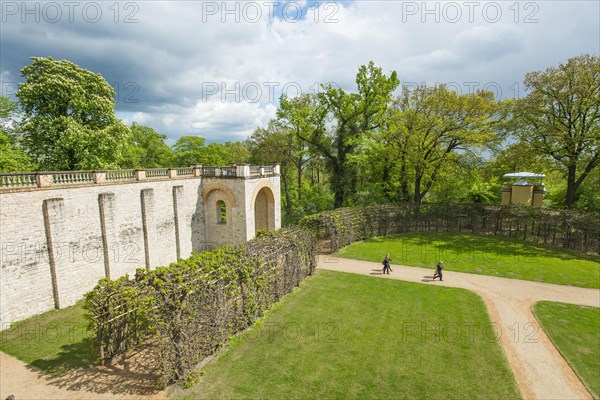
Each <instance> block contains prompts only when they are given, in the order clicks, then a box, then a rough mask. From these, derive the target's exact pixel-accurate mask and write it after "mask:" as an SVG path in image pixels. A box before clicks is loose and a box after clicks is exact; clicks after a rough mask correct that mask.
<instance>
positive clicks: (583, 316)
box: [533, 301, 600, 399]
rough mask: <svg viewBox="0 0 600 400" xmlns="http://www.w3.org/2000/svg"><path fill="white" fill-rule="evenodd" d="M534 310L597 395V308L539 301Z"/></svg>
mask: <svg viewBox="0 0 600 400" xmlns="http://www.w3.org/2000/svg"><path fill="white" fill-rule="evenodd" d="M533 311H534V313H535V315H536V317H537V318H538V320H539V321H540V324H541V325H542V326H543V328H544V331H545V332H546V333H547V334H548V336H550V339H552V341H553V342H554V344H555V345H556V347H558V349H559V350H560V352H561V353H562V355H563V356H564V357H565V359H566V360H567V362H568V363H569V364H570V365H571V367H572V368H573V369H574V370H575V372H576V373H577V375H579V377H580V378H581V380H582V381H583V382H584V383H585V385H586V387H587V388H588V390H589V391H590V392H591V393H592V395H593V396H594V398H595V399H598V398H600V308H596V307H585V306H577V305H574V304H564V303H553V302H549V301H541V302H539V303H537V304H536V305H535V307H534V309H533Z"/></svg>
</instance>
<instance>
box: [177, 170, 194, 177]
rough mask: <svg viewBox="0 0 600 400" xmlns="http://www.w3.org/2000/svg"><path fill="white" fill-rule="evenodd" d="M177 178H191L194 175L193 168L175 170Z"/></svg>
mask: <svg viewBox="0 0 600 400" xmlns="http://www.w3.org/2000/svg"><path fill="white" fill-rule="evenodd" d="M175 170H176V171H177V176H192V175H194V169H193V168H176V169H175Z"/></svg>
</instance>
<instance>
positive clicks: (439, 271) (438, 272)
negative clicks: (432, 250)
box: [433, 261, 444, 281]
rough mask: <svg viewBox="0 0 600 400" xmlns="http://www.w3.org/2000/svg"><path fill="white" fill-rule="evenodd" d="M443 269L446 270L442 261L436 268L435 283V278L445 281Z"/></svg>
mask: <svg viewBox="0 0 600 400" xmlns="http://www.w3.org/2000/svg"><path fill="white" fill-rule="evenodd" d="M443 269H444V263H443V262H441V261H440V262H439V263H437V265H436V266H435V274H433V280H434V281H435V278H440V281H443V279H442V270H443Z"/></svg>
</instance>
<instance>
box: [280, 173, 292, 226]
mask: <svg viewBox="0 0 600 400" xmlns="http://www.w3.org/2000/svg"><path fill="white" fill-rule="evenodd" d="M282 172H283V171H282ZM285 175H286V174H285V172H283V173H282V174H281V182H282V183H283V193H285V215H286V219H287V221H290V218H291V217H292V201H291V200H292V199H290V189H289V186H288V182H287V178H286V176H285Z"/></svg>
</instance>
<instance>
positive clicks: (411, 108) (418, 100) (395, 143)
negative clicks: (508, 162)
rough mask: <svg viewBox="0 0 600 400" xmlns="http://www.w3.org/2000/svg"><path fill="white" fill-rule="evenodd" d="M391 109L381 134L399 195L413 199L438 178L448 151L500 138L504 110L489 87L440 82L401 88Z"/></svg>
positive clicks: (470, 148) (418, 199)
mask: <svg viewBox="0 0 600 400" xmlns="http://www.w3.org/2000/svg"><path fill="white" fill-rule="evenodd" d="M394 109H395V112H394V113H392V114H391V115H390V120H389V121H388V123H387V125H386V131H385V132H384V137H385V139H386V141H387V143H389V144H390V146H391V147H392V148H393V150H390V151H393V152H394V153H395V154H396V155H397V160H398V165H399V168H400V174H399V178H400V180H401V182H400V190H401V193H400V198H401V199H403V200H408V199H409V198H410V199H412V200H413V201H414V202H415V203H417V204H420V203H421V202H422V201H423V199H424V198H425V196H426V195H427V194H428V193H429V191H430V190H431V189H432V187H433V185H434V184H435V183H436V182H437V180H438V179H439V178H440V174H442V173H443V170H444V168H445V165H446V163H448V162H449V161H451V155H452V154H455V153H457V152H471V151H473V150H474V149H477V148H481V147H483V146H486V145H489V144H490V143H494V142H496V143H497V142H499V141H501V140H502V138H503V135H502V132H503V127H504V125H503V124H504V121H505V119H506V116H507V113H508V107H506V105H504V104H498V103H497V102H496V101H495V99H494V94H493V93H492V92H488V91H478V92H476V93H474V94H464V95H463V94H458V93H456V92H454V91H451V90H448V89H447V88H446V87H445V86H444V85H439V86H435V87H426V86H419V87H417V88H414V89H412V90H405V91H403V94H402V96H400V97H399V98H398V100H397V101H396V102H395V104H394ZM408 179H411V182H409V181H408ZM410 186H412V193H410V189H409V188H410Z"/></svg>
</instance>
